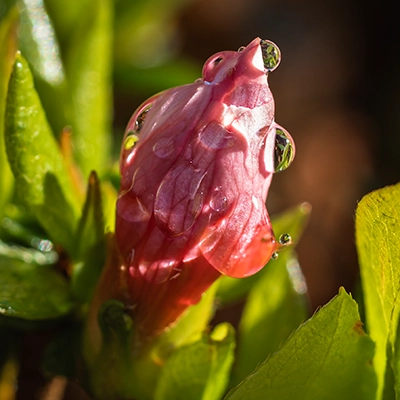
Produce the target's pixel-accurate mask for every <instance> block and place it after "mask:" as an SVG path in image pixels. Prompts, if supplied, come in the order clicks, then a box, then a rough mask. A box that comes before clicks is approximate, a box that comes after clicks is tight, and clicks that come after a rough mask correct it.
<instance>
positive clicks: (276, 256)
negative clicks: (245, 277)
mask: <svg viewBox="0 0 400 400" xmlns="http://www.w3.org/2000/svg"><path fill="white" fill-rule="evenodd" d="M278 257H279V254H278V253H277V252H276V251H275V252H273V253H272V255H271V258H272V259H273V260H276V259H277V258H278Z"/></svg>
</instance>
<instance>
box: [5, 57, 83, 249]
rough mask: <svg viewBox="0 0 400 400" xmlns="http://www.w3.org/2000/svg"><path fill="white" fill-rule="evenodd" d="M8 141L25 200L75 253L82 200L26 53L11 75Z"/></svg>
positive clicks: (52, 233)
mask: <svg viewBox="0 0 400 400" xmlns="http://www.w3.org/2000/svg"><path fill="white" fill-rule="evenodd" d="M5 141H6V149H7V155H8V159H9V162H10V165H11V169H12V171H13V173H14V176H15V179H16V186H17V191H18V193H19V196H20V198H21V199H22V200H23V201H24V203H25V204H26V206H27V207H28V208H29V209H30V211H31V212H32V214H33V215H35V217H36V218H37V220H38V221H39V222H40V224H41V225H42V226H43V227H44V228H45V230H46V231H47V233H48V235H49V236H50V237H51V238H52V239H53V241H54V242H55V243H60V244H62V245H63V246H64V247H65V248H67V249H68V251H69V252H70V253H73V239H74V234H75V229H76V223H77V215H78V213H79V211H80V204H79V199H78V197H77V194H76V192H74V191H73V186H72V183H71V180H70V178H69V175H68V173H67V170H66V168H65V165H64V161H63V158H62V155H61V153H60V150H59V147H58V144H57V142H56V141H55V139H54V136H53V134H52V132H51V130H50V128H49V126H48V123H47V120H46V117H45V115H44V112H43V109H42V107H41V103H40V100H39V98H38V95H37V93H36V91H35V89H34V87H33V80H32V75H31V73H30V71H29V67H28V65H27V63H26V61H25V59H24V58H23V57H22V56H21V55H18V56H17V58H16V61H15V64H14V68H13V72H12V74H11V78H10V84H9V90H8V97H7V107H6V124H5Z"/></svg>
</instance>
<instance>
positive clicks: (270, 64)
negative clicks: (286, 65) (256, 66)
mask: <svg viewBox="0 0 400 400" xmlns="http://www.w3.org/2000/svg"><path fill="white" fill-rule="evenodd" d="M260 45H261V52H262V56H263V61H264V67H265V70H266V71H267V72H272V71H274V70H275V69H276V68H277V67H278V65H279V63H280V62H281V51H280V50H279V47H278V46H277V45H276V44H275V43H273V42H271V41H270V40H261V42H260Z"/></svg>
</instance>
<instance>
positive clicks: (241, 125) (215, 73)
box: [116, 38, 294, 331]
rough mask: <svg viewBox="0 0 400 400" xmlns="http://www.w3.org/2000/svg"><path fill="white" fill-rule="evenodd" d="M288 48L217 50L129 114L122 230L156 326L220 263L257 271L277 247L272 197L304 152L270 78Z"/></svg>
mask: <svg viewBox="0 0 400 400" xmlns="http://www.w3.org/2000/svg"><path fill="white" fill-rule="evenodd" d="M277 52H278V50H277V48H276V47H275V46H274V45H273V44H272V43H271V42H267V41H262V40H260V39H258V38H257V39H254V40H253V41H252V42H251V43H250V44H249V45H248V46H247V47H245V48H241V49H239V51H238V52H234V51H225V52H221V53H218V54H216V55H214V56H212V57H210V58H209V59H208V60H207V62H206V63H205V65H204V67H203V78H202V79H199V80H197V81H196V82H194V83H192V84H189V85H185V86H181V87H177V88H173V89H169V90H166V91H165V92H162V93H160V94H158V95H156V96H154V97H152V98H151V99H149V100H148V101H147V102H145V103H144V104H143V105H142V106H141V107H139V109H138V110H137V111H136V112H135V113H134V114H133V116H132V118H131V120H130V122H129V124H128V127H127V131H126V134H125V140H124V145H123V148H122V152H121V160H120V168H121V188H120V194H119V197H118V202H117V222H116V240H117V245H118V248H119V252H120V255H121V258H122V260H123V264H124V268H123V269H124V270H125V276H124V279H126V287H127V288H128V292H129V297H130V302H131V305H133V306H134V313H135V317H136V318H137V320H138V321H139V323H140V324H141V326H142V327H143V329H144V330H145V331H152V330H158V329H162V328H164V327H165V326H167V325H169V324H170V323H171V322H173V321H174V320H175V319H176V318H177V317H178V316H179V315H180V314H181V313H182V311H183V310H184V309H185V308H186V307H187V306H189V305H190V304H193V303H196V302H198V301H199V299H200V297H201V295H202V293H203V292H204V291H205V290H206V289H207V288H208V287H209V286H210V285H211V284H212V283H213V282H214V281H215V280H216V279H217V278H218V276H219V275H220V274H221V273H222V274H225V275H228V276H232V277H236V278H241V277H246V276H249V275H252V274H254V273H256V272H257V271H259V270H260V269H261V268H262V267H263V266H264V265H265V264H266V263H267V261H268V260H269V259H270V257H271V255H272V254H273V253H274V252H275V251H276V250H277V247H278V245H277V243H276V240H275V238H274V234H273V231H272V227H271V223H270V220H269V216H268V212H267V209H266V207H265V200H266V197H267V193H268V189H269V186H270V183H271V178H272V174H273V173H274V172H275V169H276V167H277V166H278V164H279V163H281V162H282V159H283V161H284V162H283V164H284V165H283V167H282V166H279V167H278V169H279V170H281V169H284V168H285V167H286V166H287V165H288V164H289V163H290V162H291V160H292V159H293V156H294V145H293V142H292V139H291V138H290V135H289V134H288V133H287V132H285V131H284V130H283V129H282V128H281V127H279V126H278V125H277V124H276V123H275V122H274V101H273V97H272V94H271V91H270V89H269V86H268V81H267V77H268V72H269V71H271V70H273V69H274V68H275V67H276V66H277V64H278V63H279V53H277ZM274 57H275V58H274ZM278 129H279V131H278V132H279V138H280V143H278V141H277V130H278ZM282 138H283V144H282ZM279 146H280V147H279ZM282 149H283V150H282ZM285 152H286V153H285ZM281 158H282V159H281ZM289 158H290V160H289ZM285 162H286V164H285ZM281 164H282V163H281ZM281 164H279V165H281Z"/></svg>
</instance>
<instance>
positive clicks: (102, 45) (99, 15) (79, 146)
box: [67, 0, 112, 179]
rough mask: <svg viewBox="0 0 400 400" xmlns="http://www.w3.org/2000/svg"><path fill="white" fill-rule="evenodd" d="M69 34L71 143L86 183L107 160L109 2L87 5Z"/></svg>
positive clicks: (108, 150) (103, 167) (109, 88)
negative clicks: (93, 171) (71, 33)
mask: <svg viewBox="0 0 400 400" xmlns="http://www.w3.org/2000/svg"><path fill="white" fill-rule="evenodd" d="M90 3H91V4H90V5H89V6H88V7H87V9H86V10H85V13H84V14H83V16H82V18H81V20H80V24H79V25H78V26H77V27H76V30H75V31H74V32H73V39H71V46H70V51H69V54H68V60H67V67H68V68H67V74H68V78H69V82H70V90H71V96H72V110H73V115H74V117H73V122H72V124H71V125H72V133H73V135H72V140H73V143H74V148H75V157H76V160H77V163H78V165H79V166H80V167H81V169H82V171H83V174H84V178H85V179H86V178H87V177H88V176H89V174H90V172H91V171H92V170H95V171H97V172H98V173H99V174H100V175H101V174H103V173H104V171H105V169H106V168H107V167H108V162H109V157H110V150H111V149H110V119H111V115H110V110H111V41H112V25H111V24H112V2H111V0H99V1H94V0H92V1H91V2H90Z"/></svg>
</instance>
